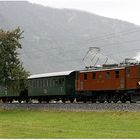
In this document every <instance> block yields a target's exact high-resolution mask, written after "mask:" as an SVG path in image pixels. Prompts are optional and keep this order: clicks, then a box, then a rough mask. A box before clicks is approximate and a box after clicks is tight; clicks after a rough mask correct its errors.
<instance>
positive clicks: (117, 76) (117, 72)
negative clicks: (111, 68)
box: [115, 70, 120, 78]
mask: <svg viewBox="0 0 140 140" xmlns="http://www.w3.org/2000/svg"><path fill="white" fill-rule="evenodd" d="M119 75H120V72H119V70H116V71H115V77H116V78H119Z"/></svg>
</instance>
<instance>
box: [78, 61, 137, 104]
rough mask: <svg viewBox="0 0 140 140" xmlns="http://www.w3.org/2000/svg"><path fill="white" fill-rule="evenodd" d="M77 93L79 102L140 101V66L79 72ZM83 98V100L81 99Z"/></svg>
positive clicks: (131, 65) (133, 65)
mask: <svg viewBox="0 0 140 140" xmlns="http://www.w3.org/2000/svg"><path fill="white" fill-rule="evenodd" d="M76 92H77V95H78V96H79V97H78V98H79V100H81V99H82V100H83V101H85V102H86V101H87V100H91V101H92V102H95V101H99V102H104V101H107V102H111V101H113V102H115V103H116V102H118V101H121V102H123V103H124V102H126V101H130V102H133V101H138V100H140V64H129V65H123V66H122V65H121V66H118V67H109V68H107V67H103V68H100V69H97V70H84V71H78V72H77V74H76ZM80 98H81V99H80Z"/></svg>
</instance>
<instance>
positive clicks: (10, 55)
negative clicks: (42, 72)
mask: <svg viewBox="0 0 140 140" xmlns="http://www.w3.org/2000/svg"><path fill="white" fill-rule="evenodd" d="M22 33H23V31H21V30H20V28H17V29H15V30H13V31H4V30H0V85H2V86H5V87H13V88H14V87H15V88H17V87H18V88H23V86H25V81H26V80H27V77H28V72H26V71H25V69H24V67H23V64H22V62H21V61H20V59H19V53H18V51H17V50H18V49H21V48H22V47H21V43H20V40H21V39H22V36H21V35H22ZM21 81H22V82H21ZM21 83H22V86H21V85H20V84H21Z"/></svg>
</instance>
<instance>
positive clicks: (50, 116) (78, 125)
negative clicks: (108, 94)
mask: <svg viewBox="0 0 140 140" xmlns="http://www.w3.org/2000/svg"><path fill="white" fill-rule="evenodd" d="M0 138H140V112H69V111H43V110H42V111H41V110H0Z"/></svg>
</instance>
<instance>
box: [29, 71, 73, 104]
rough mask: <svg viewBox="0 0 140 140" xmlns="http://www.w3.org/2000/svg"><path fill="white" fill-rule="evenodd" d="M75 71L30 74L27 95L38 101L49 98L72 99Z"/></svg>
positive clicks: (48, 99)
mask: <svg viewBox="0 0 140 140" xmlns="http://www.w3.org/2000/svg"><path fill="white" fill-rule="evenodd" d="M75 75H76V74H75V71H64V72H55V73H46V74H37V75H31V76H30V77H29V78H28V82H29V87H28V97H29V98H31V99H37V100H38V101H39V102H42V101H47V102H49V101H50V100H56V101H58V100H62V101H63V102H65V101H66V100H70V101H71V102H73V101H74V98H75Z"/></svg>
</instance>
